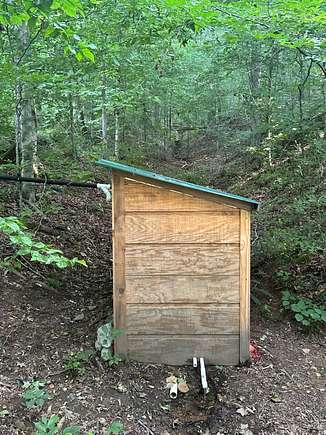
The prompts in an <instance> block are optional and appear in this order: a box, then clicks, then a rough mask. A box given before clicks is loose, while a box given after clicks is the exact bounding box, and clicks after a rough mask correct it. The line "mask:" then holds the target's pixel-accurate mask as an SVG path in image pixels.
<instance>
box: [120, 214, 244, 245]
mask: <svg viewBox="0 0 326 435" xmlns="http://www.w3.org/2000/svg"><path fill="white" fill-rule="evenodd" d="M125 231H126V243H239V240H240V224H239V211H235V212H215V213H193V212H187V213H178V212H175V213H164V212H162V213H137V214H127V215H126V218H125Z"/></svg>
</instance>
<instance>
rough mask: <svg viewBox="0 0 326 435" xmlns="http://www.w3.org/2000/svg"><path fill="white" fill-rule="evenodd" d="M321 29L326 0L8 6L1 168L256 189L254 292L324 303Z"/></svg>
mask: <svg viewBox="0 0 326 435" xmlns="http://www.w3.org/2000/svg"><path fill="white" fill-rule="evenodd" d="M325 25H326V11H325V4H324V2H323V1H322V0H295V1H294V0H257V1H249V0H240V1H238V0H237V1H233V0H230V1H212V0H194V1H186V0H167V1H163V0H155V1H148V0H141V1H133V0H121V1H116V0H114V1H113V0H106V1H101V0H83V1H81V0H37V1H31V0H19V1H10V0H2V1H1V2H0V30H1V31H0V50H1V58H0V76H1V94H0V100H1V104H0V119H1V125H0V159H1V160H0V163H1V172H2V173H14V174H15V173H19V174H20V175H25V176H53V177H56V176H57V177H63V176H65V175H66V174H68V173H69V174H71V176H73V177H74V178H76V179H84V180H89V179H91V178H93V177H94V167H93V163H94V160H95V159H97V158H116V159H120V160H123V161H125V162H128V163H132V164H137V165H139V166H145V167H151V168H160V171H161V172H162V171H163V172H165V173H167V174H168V175H172V176H176V177H180V178H186V179H188V180H190V181H195V182H198V183H201V184H207V185H212V186H215V187H222V188H225V189H230V190H232V191H235V192H238V193H245V194H248V195H251V196H255V198H256V199H259V200H261V201H262V202H263V206H262V208H261V212H260V213H258V214H257V218H256V221H255V222H256V223H255V224H254V225H256V227H255V228H256V230H255V231H256V238H257V240H256V239H255V241H254V250H255V253H256V257H255V258H256V260H255V262H256V265H257V267H258V269H259V272H258V275H259V273H260V274H263V275H264V277H263V278H262V277H261V276H260V277H259V279H258V284H257V287H258V291H259V288H261V287H264V286H265V284H262V281H261V280H262V279H263V281H264V279H265V278H266V274H267V275H269V274H270V273H271V274H272V275H273V282H274V285H276V287H277V288H278V289H279V290H283V291H285V290H286V291H288V290H291V291H295V292H299V293H300V294H303V295H305V296H309V297H312V298H313V299H315V300H316V301H317V302H318V303H319V302H321V301H323V300H324V297H325V296H324V294H325V292H324V287H323V285H322V281H323V280H322V276H323V275H322V273H323V271H322V270H323V267H322V264H323V260H324V258H325V257H324V255H325V236H324V232H323V231H322V227H323V225H324V223H325V222H324V212H323V209H324V207H325V185H324V166H323V165H324V156H325V128H326V112H325V107H326V89H325V76H326V61H325V48H326V42H325ZM36 193H37V190H36V188H35V187H34V186H33V185H32V184H24V183H23V189H22V191H21V200H22V201H23V202H24V201H25V202H26V203H27V204H29V203H33V202H35V200H36V199H37V198H36V196H35V195H36ZM266 263H267V264H268V265H271V264H272V268H271V269H270V266H268V267H267V269H268V270H269V272H268V271H267V270H266ZM305 268H306V269H305ZM303 270H306V272H305V273H304V272H303Z"/></svg>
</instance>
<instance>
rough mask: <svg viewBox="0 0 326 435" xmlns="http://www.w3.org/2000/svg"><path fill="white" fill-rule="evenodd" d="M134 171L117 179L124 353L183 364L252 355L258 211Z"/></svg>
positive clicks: (118, 301) (117, 271)
mask: <svg viewBox="0 0 326 435" xmlns="http://www.w3.org/2000/svg"><path fill="white" fill-rule="evenodd" d="M122 175H123V174H122ZM130 178H131V177H130V176H129V175H128V177H127V176H126V175H123V176H121V173H120V172H115V175H114V177H113V189H114V191H113V195H114V196H118V198H114V200H113V202H114V206H113V210H114V263H115V265H114V311H115V314H114V320H115V326H116V327H119V328H123V329H125V334H123V335H122V336H121V338H118V340H117V344H116V350H117V353H118V354H119V353H120V354H125V353H128V356H129V357H130V358H134V359H137V360H139V361H144V362H162V363H167V364H176V365H180V364H186V363H188V362H190V363H191V358H192V357H193V356H203V357H204V358H205V360H206V362H207V363H208V364H226V365H231V364H238V363H239V361H240V360H241V361H245V360H246V359H247V358H248V347H249V346H248V341H249V255H250V254H249V252H250V250H249V248H250V233H249V226H250V213H249V212H248V211H247V210H244V209H243V208H241V210H240V208H237V207H236V206H235V203H234V202H232V201H231V203H230V202H229V203H225V202H219V200H217V201H216V200H214V201H210V200H209V198H210V197H209V196H207V195H203V196H200V195H198V192H197V194H196V195H194V196H192V195H191V191H190V190H189V189H188V190H185V191H180V189H178V191H174V190H173V186H165V185H164V184H163V183H156V182H155V180H154V182H153V183H152V182H150V183H145V182H144V180H143V179H142V178H141V177H135V178H136V180H131V179H130ZM145 181H146V180H145ZM220 201H221V200H220Z"/></svg>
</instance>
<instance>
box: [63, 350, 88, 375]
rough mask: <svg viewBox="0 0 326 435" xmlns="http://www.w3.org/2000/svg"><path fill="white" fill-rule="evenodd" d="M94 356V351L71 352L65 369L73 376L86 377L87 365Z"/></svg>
mask: <svg viewBox="0 0 326 435" xmlns="http://www.w3.org/2000/svg"><path fill="white" fill-rule="evenodd" d="M93 355H94V351H93V350H84V351H80V352H70V353H69V355H68V357H67V358H66V360H65V369H67V370H69V371H70V372H71V373H72V374H73V375H75V376H76V375H84V374H85V373H86V367H85V365H86V364H87V363H88V362H89V360H90V359H91V358H92V356H93Z"/></svg>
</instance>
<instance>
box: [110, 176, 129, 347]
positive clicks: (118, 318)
mask: <svg viewBox="0 0 326 435" xmlns="http://www.w3.org/2000/svg"><path fill="white" fill-rule="evenodd" d="M112 188H113V201H112V216H113V219H112V235H113V237H112V238H113V305H114V310H113V311H114V326H115V327H116V328H122V329H126V293H125V289H126V284H125V279H126V277H125V225H124V218H125V215H124V198H125V196H124V179H123V178H121V177H120V176H118V175H116V174H114V173H113V177H112ZM115 349H116V352H117V353H118V354H119V355H126V354H127V352H128V342H127V334H122V335H121V336H119V337H118V338H117V339H116V341H115Z"/></svg>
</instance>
